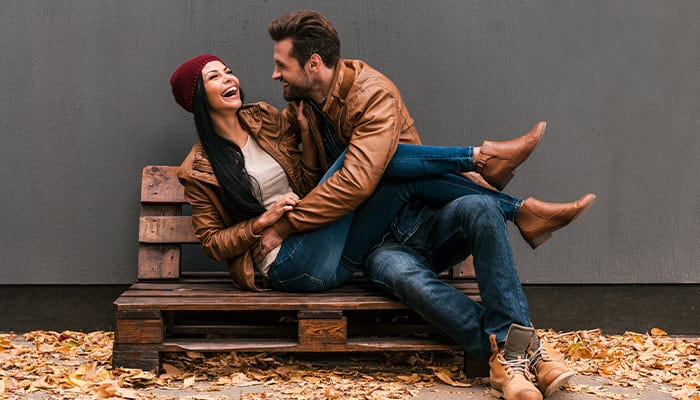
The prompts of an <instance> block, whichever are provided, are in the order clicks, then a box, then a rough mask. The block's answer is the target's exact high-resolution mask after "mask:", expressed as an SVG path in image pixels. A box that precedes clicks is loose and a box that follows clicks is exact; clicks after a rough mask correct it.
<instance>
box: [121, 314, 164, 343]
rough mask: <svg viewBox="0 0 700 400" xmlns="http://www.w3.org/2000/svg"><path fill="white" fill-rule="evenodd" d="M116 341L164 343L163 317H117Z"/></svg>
mask: <svg viewBox="0 0 700 400" xmlns="http://www.w3.org/2000/svg"><path fill="white" fill-rule="evenodd" d="M114 341H115V343H119V344H124V343H141V344H146V343H162V342H163V320H162V319H117V320H116V321H115V329H114Z"/></svg>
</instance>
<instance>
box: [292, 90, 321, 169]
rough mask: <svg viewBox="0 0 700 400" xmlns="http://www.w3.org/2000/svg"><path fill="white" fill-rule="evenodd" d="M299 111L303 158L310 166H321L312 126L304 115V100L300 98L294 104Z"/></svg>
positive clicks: (298, 121)
mask: <svg viewBox="0 0 700 400" xmlns="http://www.w3.org/2000/svg"><path fill="white" fill-rule="evenodd" d="M294 107H295V108H296V112H297V124H298V125H299V132H300V133H301V151H302V153H301V158H302V161H303V162H304V164H305V165H306V166H307V167H309V168H319V167H320V162H319V156H318V150H317V148H316V143H314V138H313V135H311V127H310V125H309V120H308V119H306V116H305V115H304V100H300V101H299V102H298V103H295V104H294Z"/></svg>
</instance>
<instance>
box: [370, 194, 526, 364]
mask: <svg viewBox="0 0 700 400" xmlns="http://www.w3.org/2000/svg"><path fill="white" fill-rule="evenodd" d="M387 237H388V240H386V241H385V242H384V243H383V244H382V245H381V246H379V247H378V248H376V249H375V250H374V251H373V252H372V253H371V254H370V255H369V257H368V258H367V264H366V266H365V275H366V276H367V277H368V278H369V279H370V280H371V281H372V282H374V283H375V284H376V285H378V286H379V287H381V288H383V289H385V290H387V291H388V292H389V293H391V294H393V295H394V296H396V297H397V298H399V299H400V300H401V301H402V302H403V303H405V304H406V305H408V306H409V307H410V308H411V309H413V310H414V311H415V312H416V313H417V314H419V315H420V316H422V317H423V318H424V319H426V320H427V321H428V322H430V323H431V324H433V325H434V326H436V327H438V328H440V329H442V330H443V331H444V332H446V333H447V334H448V335H449V336H450V337H452V338H453V339H454V340H455V341H456V342H457V343H458V344H460V345H461V346H463V347H464V349H465V351H467V352H468V353H470V354H472V355H474V356H476V357H479V358H481V359H483V360H484V361H486V360H488V357H489V355H490V354H491V351H490V346H489V342H488V337H489V336H490V335H491V334H495V335H496V340H497V341H498V342H501V341H503V340H505V337H506V334H507V332H508V327H509V326H510V324H511V323H517V324H520V325H523V326H529V325H530V316H529V310H528V304H527V299H526V298H525V294H524V293H523V290H522V285H521V283H520V279H519V278H518V274H517V271H516V269H515V262H514V261H513V254H512V251H511V247H510V242H509V241H508V233H507V230H506V218H505V214H504V212H503V210H502V209H501V207H500V206H499V204H498V203H497V202H496V201H495V200H494V199H493V198H491V197H489V196H484V195H476V196H464V197H460V198H458V199H456V200H453V201H451V202H450V203H448V204H447V205H445V206H444V207H442V208H441V209H440V210H439V211H437V212H436V213H435V214H433V215H432V216H431V217H430V218H429V219H427V220H426V221H423V223H422V224H420V227H419V228H418V230H417V231H416V232H415V233H414V234H413V235H412V236H411V237H410V238H409V239H408V240H407V241H405V242H403V243H401V242H400V241H399V240H398V239H396V238H395V237H394V236H393V235H387ZM470 254H471V255H473V256H474V268H475V272H476V280H477V283H478V285H479V291H480V295H481V299H482V304H479V303H477V302H475V301H473V300H472V299H470V298H469V297H468V296H467V295H465V294H463V293H462V292H460V291H459V290H457V289H455V288H454V287H452V286H450V285H448V284H446V283H445V282H444V281H442V280H441V279H439V278H438V274H439V273H440V272H442V271H444V270H446V269H448V268H449V267H451V266H453V265H455V264H457V263H458V262H460V261H462V260H464V259H465V258H467V256H469V255H470Z"/></svg>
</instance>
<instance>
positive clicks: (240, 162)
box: [192, 76, 265, 219]
mask: <svg viewBox="0 0 700 400" xmlns="http://www.w3.org/2000/svg"><path fill="white" fill-rule="evenodd" d="M242 95H243V93H242V92H241V100H242V99H243V96H242ZM192 103H193V104H192V105H193V107H192V108H193V112H194V124H195V127H196V128H197V135H199V141H200V142H201V143H202V147H204V152H205V153H206V154H207V157H208V158H209V162H210V163H211V166H212V168H213V169H214V175H216V179H217V180H218V181H219V186H220V187H221V190H222V191H223V195H224V198H223V201H222V203H223V205H224V208H226V212H228V214H229V215H231V216H232V217H238V218H241V219H249V218H254V217H257V216H258V215H260V214H262V213H263V212H265V207H263V205H262V204H261V203H260V200H258V198H257V197H256V196H255V195H254V191H255V192H259V190H260V189H259V186H258V184H257V182H255V180H254V179H253V178H251V176H250V175H248V172H247V171H246V169H245V161H244V159H243V152H242V151H241V148H240V147H238V145H237V144H235V143H233V142H232V141H230V140H228V139H225V138H223V137H222V136H220V135H219V134H218V133H216V130H214V124H213V123H212V121H211V114H210V112H209V102H208V101H207V95H206V91H205V90H204V82H203V81H202V77H201V76H200V77H199V79H198V80H197V88H196V89H195V91H194V99H193V102H192Z"/></svg>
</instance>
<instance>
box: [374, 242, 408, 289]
mask: <svg viewBox="0 0 700 400" xmlns="http://www.w3.org/2000/svg"><path fill="white" fill-rule="evenodd" d="M418 257H419V256H418V255H417V254H415V252H413V251H412V250H411V249H409V248H407V247H406V246H402V245H384V246H381V247H379V248H377V249H376V250H374V251H373V252H372V253H370V255H369V256H368V257H367V265H366V266H365V275H367V277H368V278H370V279H372V280H382V281H388V282H393V281H395V280H397V279H399V278H400V277H401V276H403V275H404V274H405V273H406V272H407V271H408V270H412V269H415V268H416V267H417V265H418V264H419V260H418V259H417V258H418Z"/></svg>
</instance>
